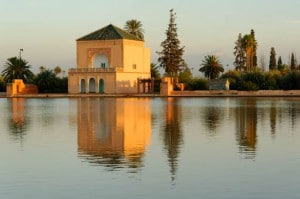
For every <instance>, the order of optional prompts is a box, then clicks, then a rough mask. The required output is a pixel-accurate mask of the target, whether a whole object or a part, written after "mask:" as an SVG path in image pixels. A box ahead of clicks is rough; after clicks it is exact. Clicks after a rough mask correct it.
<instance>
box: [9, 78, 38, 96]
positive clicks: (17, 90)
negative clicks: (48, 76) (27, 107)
mask: <svg viewBox="0 0 300 199" xmlns="http://www.w3.org/2000/svg"><path fill="white" fill-rule="evenodd" d="M37 93H38V87H37V86H36V85H34V84H24V82H23V80H22V79H14V80H13V83H9V84H7V85H6V96H7V97H13V96H15V95H18V94H37Z"/></svg>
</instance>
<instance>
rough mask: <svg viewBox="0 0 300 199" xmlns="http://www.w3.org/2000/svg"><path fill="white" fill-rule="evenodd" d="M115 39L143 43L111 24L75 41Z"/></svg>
mask: <svg viewBox="0 0 300 199" xmlns="http://www.w3.org/2000/svg"><path fill="white" fill-rule="evenodd" d="M117 39H129V40H136V41H143V40H141V39H140V38H138V37H136V36H134V35H132V34H130V33H128V32H126V31H125V30H122V29H121V28H118V27H116V26H114V25H112V24H110V25H108V26H105V27H104V28H101V29H99V30H96V31H95V32H92V33H90V34H88V35H85V36H83V37H81V38H79V39H77V41H90V40H117Z"/></svg>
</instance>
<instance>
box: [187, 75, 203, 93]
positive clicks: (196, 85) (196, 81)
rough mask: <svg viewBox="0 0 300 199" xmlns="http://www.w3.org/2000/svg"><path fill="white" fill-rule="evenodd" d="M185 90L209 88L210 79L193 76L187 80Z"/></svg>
mask: <svg viewBox="0 0 300 199" xmlns="http://www.w3.org/2000/svg"><path fill="white" fill-rule="evenodd" d="M185 90H208V80H207V79H204V78H199V77H196V78H193V79H190V80H189V81H188V82H185Z"/></svg>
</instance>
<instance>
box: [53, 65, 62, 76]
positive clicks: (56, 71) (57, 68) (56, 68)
mask: <svg viewBox="0 0 300 199" xmlns="http://www.w3.org/2000/svg"><path fill="white" fill-rule="evenodd" d="M59 73H61V68H60V67H59V66H56V67H55V68H54V74H55V75H56V76H57V75H58V74H59Z"/></svg>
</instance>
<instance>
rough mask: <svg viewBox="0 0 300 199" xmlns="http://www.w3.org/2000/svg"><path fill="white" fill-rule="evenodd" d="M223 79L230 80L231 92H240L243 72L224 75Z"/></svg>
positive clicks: (231, 72)
mask: <svg viewBox="0 0 300 199" xmlns="http://www.w3.org/2000/svg"><path fill="white" fill-rule="evenodd" d="M221 78H224V79H226V78H227V79H228V81H229V82H230V90H239V87H240V84H241V81H242V79H241V72H239V71H236V70H234V71H228V72H226V73H224V74H223V75H222V77H221Z"/></svg>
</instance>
